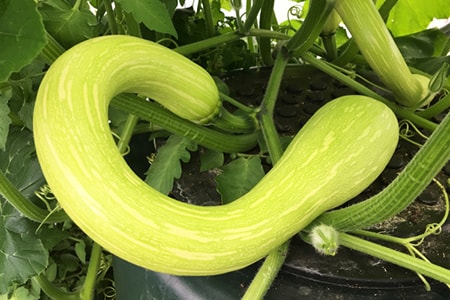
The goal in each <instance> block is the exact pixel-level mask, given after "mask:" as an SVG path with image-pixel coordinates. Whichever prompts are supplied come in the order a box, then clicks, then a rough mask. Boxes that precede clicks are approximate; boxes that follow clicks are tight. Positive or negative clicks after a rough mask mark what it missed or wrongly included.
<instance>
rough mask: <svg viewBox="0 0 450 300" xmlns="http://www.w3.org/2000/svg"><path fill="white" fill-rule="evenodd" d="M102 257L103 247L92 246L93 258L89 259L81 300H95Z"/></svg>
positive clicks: (94, 244)
mask: <svg viewBox="0 0 450 300" xmlns="http://www.w3.org/2000/svg"><path fill="white" fill-rule="evenodd" d="M101 256H102V247H101V246H100V245H99V244H97V243H95V242H94V243H93V244H92V250H91V256H90V259H89V266H88V269H87V272H86V278H85V280H84V283H83V288H82V289H81V292H80V294H81V299H94V291H95V287H96V284H97V274H98V268H99V266H100V258H101Z"/></svg>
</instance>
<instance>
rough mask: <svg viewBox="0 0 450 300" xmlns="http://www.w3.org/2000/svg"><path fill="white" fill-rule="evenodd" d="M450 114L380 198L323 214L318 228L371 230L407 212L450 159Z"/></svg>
mask: <svg viewBox="0 0 450 300" xmlns="http://www.w3.org/2000/svg"><path fill="white" fill-rule="evenodd" d="M449 132H450V113H449V114H447V116H446V117H445V118H444V120H442V122H441V124H440V125H439V126H438V128H437V129H436V130H435V131H434V132H433V133H432V134H431V136H430V137H429V139H428V140H427V141H426V142H425V144H424V145H423V146H422V148H420V150H419V151H418V152H417V154H416V155H415V156H414V157H413V158H412V160H411V161H410V162H409V163H408V165H407V166H406V167H405V169H404V170H403V171H402V172H401V173H400V174H399V175H398V176H397V178H396V179H394V181H393V182H392V183H391V184H389V185H388V186H387V187H386V188H385V189H384V190H383V191H381V192H380V193H378V194H377V195H375V196H373V197H371V198H369V199H367V200H365V201H363V202H360V203H357V204H354V205H351V206H349V207H346V208H342V209H338V210H335V211H331V212H328V213H325V214H323V215H322V216H320V217H319V218H317V220H315V221H314V222H313V223H312V224H311V225H310V226H308V228H309V229H310V228H311V226H314V224H321V223H323V224H329V225H331V226H333V227H334V228H336V229H338V230H340V231H348V230H354V229H361V228H367V227H369V226H372V225H374V224H377V223H380V222H382V221H384V220H386V219H388V218H390V217H392V216H394V215H396V214H398V213H399V212H401V211H402V210H403V209H405V208H406V207H407V206H408V205H409V204H410V203H411V202H412V201H414V199H416V197H417V196H419V195H420V193H421V192H422V191H423V190H424V189H425V188H426V187H427V186H428V184H429V183H430V182H431V181H432V179H433V178H434V177H435V176H436V174H437V173H438V172H439V171H440V170H441V169H442V168H443V167H444V165H445V164H446V163H447V162H448V161H449V159H450V134H449Z"/></svg>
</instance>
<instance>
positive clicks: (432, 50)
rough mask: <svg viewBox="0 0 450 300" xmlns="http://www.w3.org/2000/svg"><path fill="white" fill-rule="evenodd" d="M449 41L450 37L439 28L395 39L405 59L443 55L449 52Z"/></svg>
mask: <svg viewBox="0 0 450 300" xmlns="http://www.w3.org/2000/svg"><path fill="white" fill-rule="evenodd" d="M448 41H449V38H448V37H447V36H446V35H445V34H444V33H443V32H442V31H440V30H438V29H428V30H424V31H421V32H417V33H413V34H410V35H406V36H401V37H398V38H396V39H395V42H396V44H397V46H398V48H399V50H400V51H401V52H402V55H403V56H404V57H405V59H409V58H425V57H432V56H436V57H437V56H442V55H443V53H445V54H446V53H447V52H448V49H447V47H448V46H447V45H448V44H449V43H448ZM445 54H444V55H445Z"/></svg>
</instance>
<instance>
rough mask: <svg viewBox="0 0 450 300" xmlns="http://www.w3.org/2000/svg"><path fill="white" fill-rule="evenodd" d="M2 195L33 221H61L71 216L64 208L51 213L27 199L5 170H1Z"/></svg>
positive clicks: (0, 191)
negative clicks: (6, 174) (5, 173)
mask: <svg viewBox="0 0 450 300" xmlns="http://www.w3.org/2000/svg"><path fill="white" fill-rule="evenodd" d="M0 195H1V196H3V198H5V199H6V200H7V201H8V202H9V203H10V204H11V205H12V206H14V208H15V209H17V210H18V211H19V212H20V213H22V214H23V215H24V216H25V217H27V218H28V219H30V220H32V221H35V222H39V223H59V222H64V221H67V220H70V219H69V216H67V215H66V213H65V212H64V211H62V210H60V211H56V212H54V213H50V212H49V211H48V210H45V209H42V208H40V207H38V206H36V205H35V204H34V203H33V202H31V201H29V200H28V199H26V198H25V197H24V196H23V195H22V194H21V193H20V192H19V191H18V190H17V188H16V187H15V186H14V185H13V184H12V182H11V181H10V180H9V179H8V178H6V176H5V175H4V174H3V172H0Z"/></svg>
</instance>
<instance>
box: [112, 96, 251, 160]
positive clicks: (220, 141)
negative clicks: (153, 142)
mask: <svg viewBox="0 0 450 300" xmlns="http://www.w3.org/2000/svg"><path fill="white" fill-rule="evenodd" d="M111 105H113V106H114V107H116V108H119V109H121V110H123V111H125V112H128V113H131V114H134V115H136V116H137V117H139V118H140V119H142V120H146V121H149V122H153V123H154V124H156V125H159V126H161V127H163V128H164V129H166V130H168V131H170V132H172V133H175V134H178V135H181V136H186V137H189V138H191V139H192V140H193V141H195V142H196V143H198V144H199V145H202V146H205V147H207V148H210V149H213V150H217V151H221V152H228V153H236V152H243V151H247V150H249V149H251V148H253V147H254V146H255V145H256V139H257V137H258V134H259V133H258V132H252V133H248V134H240V135H237V134H227V133H223V132H219V131H216V130H213V129H211V128H207V127H204V126H199V125H197V124H194V123H192V122H190V121H188V120H185V119H182V118H180V117H178V116H176V115H175V114H173V113H171V112H169V111H168V110H167V109H164V108H163V107H161V106H160V105H159V104H156V103H154V102H149V101H146V100H145V99H142V98H139V97H137V96H132V95H127V94H121V95H119V96H117V97H115V98H114V99H113V100H112V101H111Z"/></svg>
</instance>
